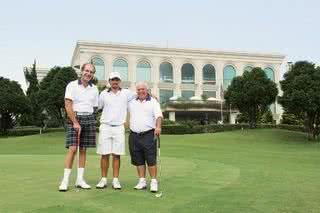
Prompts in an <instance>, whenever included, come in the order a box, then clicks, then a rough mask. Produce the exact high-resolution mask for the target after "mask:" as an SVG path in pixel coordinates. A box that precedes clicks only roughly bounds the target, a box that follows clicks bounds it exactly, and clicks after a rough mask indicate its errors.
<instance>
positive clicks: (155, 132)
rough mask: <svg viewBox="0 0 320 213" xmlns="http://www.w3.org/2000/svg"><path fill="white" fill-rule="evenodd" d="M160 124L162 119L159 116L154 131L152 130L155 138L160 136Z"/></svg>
mask: <svg viewBox="0 0 320 213" xmlns="http://www.w3.org/2000/svg"><path fill="white" fill-rule="evenodd" d="M161 123H162V117H161V116H159V117H158V118H157V120H156V129H155V130H154V134H155V135H156V136H160V134H161Z"/></svg>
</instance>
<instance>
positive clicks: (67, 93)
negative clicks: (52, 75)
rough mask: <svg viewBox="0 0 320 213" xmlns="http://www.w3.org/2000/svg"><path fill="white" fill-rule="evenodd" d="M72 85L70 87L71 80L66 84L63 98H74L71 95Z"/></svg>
mask: <svg viewBox="0 0 320 213" xmlns="http://www.w3.org/2000/svg"><path fill="white" fill-rule="evenodd" d="M73 93H74V92H73V87H72V84H71V82H70V83H69V84H68V85H67V87H66V92H65V94H64V98H65V99H70V100H72V101H73V100H74V97H73Z"/></svg>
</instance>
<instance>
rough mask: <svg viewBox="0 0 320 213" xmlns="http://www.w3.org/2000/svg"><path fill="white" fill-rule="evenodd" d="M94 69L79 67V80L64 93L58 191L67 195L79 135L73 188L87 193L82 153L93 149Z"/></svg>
mask: <svg viewBox="0 0 320 213" xmlns="http://www.w3.org/2000/svg"><path fill="white" fill-rule="evenodd" d="M94 73H95V67H94V66H93V65H92V64H90V63H86V64H84V65H82V67H81V78H80V79H79V80H75V81H72V82H70V83H69V84H68V85H67V87H66V92H65V109H66V112H67V115H68V125H67V135H66V148H67V149H68V152H67V155H66V158H65V169H64V176H63V179H62V181H61V184H60V186H59V191H67V190H68V184H69V177H70V174H71V168H72V164H73V160H74V157H75V155H76V153H77V148H78V147H77V146H78V143H77V138H78V137H77V136H78V134H80V144H79V153H80V156H79V168H78V174H77V180H76V187H80V188H82V189H90V188H91V187H90V185H88V184H87V183H86V182H85V180H84V178H83V174H84V168H85V163H86V149H87V148H90V147H95V146H96V127H95V123H96V121H95V115H94V114H93V113H94V108H95V107H98V98H99V91H98V89H97V87H96V86H95V85H93V84H92V79H93V76H94Z"/></svg>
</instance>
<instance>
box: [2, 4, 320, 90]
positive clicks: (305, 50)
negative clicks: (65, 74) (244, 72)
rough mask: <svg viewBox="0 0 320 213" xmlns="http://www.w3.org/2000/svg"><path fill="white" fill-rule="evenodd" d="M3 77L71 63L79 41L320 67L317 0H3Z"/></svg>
mask: <svg viewBox="0 0 320 213" xmlns="http://www.w3.org/2000/svg"><path fill="white" fill-rule="evenodd" d="M0 5H1V13H0V62H1V65H2V66H1V69H0V76H3V77H6V78H10V79H11V80H16V81H18V82H19V83H20V84H21V85H22V87H23V88H24V89H25V87H26V85H25V80H24V75H23V67H24V66H25V65H30V64H32V63H33V61H34V59H36V60H37V64H39V65H40V66H45V67H53V66H55V65H60V66H64V65H66V66H68V65H70V63H71V57H72V53H73V50H74V48H75V45H76V42H77V40H92V41H104V42H120V43H121V42H124V43H133V44H148V45H156V46H163V47H165V46H166V43H167V41H168V45H169V47H183V48H206V49H213V50H229V51H233V50H235V51H248V52H259V53H280V54H284V55H286V56H287V59H286V60H288V61H297V60H309V61H312V62H314V63H316V64H319V65H320V27H319V26H320V12H319V11H320V1H317V0H241V1H239V0H238V1H237V0H233V1H231V0H224V1H221V0H219V1H218V0H196V1H195V0H193V1H191V0H190V1H187V0H171V1H169V0H158V1H153V0H135V1H134V0H131V1H130V0H117V1H109V0H100V1H98V0H90V1H84V0H77V1H75V0H68V1H65V0H55V1H40V0H38V1H36V0H28V1H17V0H10V1H8V0H0Z"/></svg>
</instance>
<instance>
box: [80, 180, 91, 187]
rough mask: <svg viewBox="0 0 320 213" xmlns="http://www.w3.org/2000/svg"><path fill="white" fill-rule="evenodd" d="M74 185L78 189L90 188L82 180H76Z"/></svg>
mask: <svg viewBox="0 0 320 213" xmlns="http://www.w3.org/2000/svg"><path fill="white" fill-rule="evenodd" d="M76 187H77V188H80V189H91V186H90V185H89V184H87V183H86V182H85V181H84V180H80V181H79V180H77V181H76Z"/></svg>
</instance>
